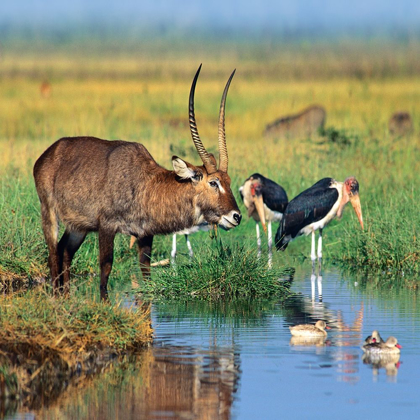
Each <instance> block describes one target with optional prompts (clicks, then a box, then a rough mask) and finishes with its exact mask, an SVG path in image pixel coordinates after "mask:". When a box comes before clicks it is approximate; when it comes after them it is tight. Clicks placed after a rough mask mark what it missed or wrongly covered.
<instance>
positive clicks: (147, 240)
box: [137, 236, 153, 280]
mask: <svg viewBox="0 0 420 420" xmlns="http://www.w3.org/2000/svg"><path fill="white" fill-rule="evenodd" d="M137 245H138V252H139V260H140V268H141V273H142V275H143V279H144V280H146V279H148V278H149V277H150V258H151V256H152V245H153V236H145V237H143V238H138V239H137Z"/></svg>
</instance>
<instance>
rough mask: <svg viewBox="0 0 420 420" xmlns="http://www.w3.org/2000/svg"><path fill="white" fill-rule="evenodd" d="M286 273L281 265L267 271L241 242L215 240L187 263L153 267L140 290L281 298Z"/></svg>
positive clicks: (189, 295)
mask: <svg viewBox="0 0 420 420" xmlns="http://www.w3.org/2000/svg"><path fill="white" fill-rule="evenodd" d="M287 272H288V270H285V269H284V268H282V269H278V268H275V269H271V270H268V269H267V261H265V260H263V259H258V258H256V256H255V252H254V250H250V249H246V248H245V247H244V246H243V245H239V244H236V245H234V246H226V245H223V243H222V242H218V243H216V244H215V246H212V247H209V246H203V247H202V248H201V249H200V252H199V253H197V256H196V258H194V259H193V260H192V261H191V262H190V263H188V264H182V265H179V264H175V265H173V266H172V267H170V268H162V269H161V270H156V272H155V275H154V276H153V279H152V281H149V282H144V283H143V287H142V288H141V291H142V292H143V293H146V294H149V293H151V294H153V295H157V296H163V297H164V298H178V299H179V298H181V299H185V298H189V299H191V298H195V299H209V300H211V299H216V300H217V299H220V298H225V299H236V298H241V299H247V298H248V299H249V298H267V297H270V296H273V295H277V296H279V297H281V298H284V297H285V296H286V295H287V293H288V290H289V286H290V283H289V282H287V281H284V280H283V279H284V277H285V276H287Z"/></svg>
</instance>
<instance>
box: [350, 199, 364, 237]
mask: <svg viewBox="0 0 420 420" xmlns="http://www.w3.org/2000/svg"><path fill="white" fill-rule="evenodd" d="M350 203H351V205H352V206H353V208H354V211H355V212H356V215H357V218H358V219H359V223H360V226H361V227H362V229H363V216H362V206H361V205H360V198H359V194H353V195H351V197H350Z"/></svg>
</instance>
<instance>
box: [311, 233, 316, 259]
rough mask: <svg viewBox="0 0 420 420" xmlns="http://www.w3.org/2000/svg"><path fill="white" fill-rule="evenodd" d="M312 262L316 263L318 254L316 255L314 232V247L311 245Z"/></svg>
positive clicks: (313, 236) (313, 234) (313, 235)
mask: <svg viewBox="0 0 420 420" xmlns="http://www.w3.org/2000/svg"><path fill="white" fill-rule="evenodd" d="M311 260H312V261H316V253H315V231H314V230H313V231H312V245H311Z"/></svg>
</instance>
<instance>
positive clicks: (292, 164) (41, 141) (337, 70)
mask: <svg viewBox="0 0 420 420" xmlns="http://www.w3.org/2000/svg"><path fill="white" fill-rule="evenodd" d="M229 48H231V47H229ZM229 48H227V49H223V48H222V49H220V48H219V49H217V48H212V47H211V46H209V48H208V49H206V50H205V51H203V53H202V54H199V55H198V56H197V57H192V56H191V55H188V54H186V53H182V54H179V55H177V54H174V53H173V52H170V51H166V52H165V51H162V54H157V52H156V51H157V50H155V49H154V48H147V46H145V49H144V54H143V56H142V57H141V60H140V58H139V57H138V56H137V55H136V54H134V55H125V56H124V54H122V55H120V56H118V57H116V58H115V59H114V58H113V59H112V60H111V59H110V58H109V56H108V55H107V54H106V52H101V54H99V53H98V54H92V55H91V56H89V57H87V56H83V54H81V55H78V53H76V52H74V53H73V54H74V56H73V58H74V60H69V59H68V58H65V57H64V55H63V54H62V53H60V52H59V51H57V50H55V52H52V53H48V54H45V55H40V56H39V55H37V56H36V59H35V56H34V55H33V53H31V52H26V53H20V54H19V55H17V54H14V53H13V52H10V51H6V52H5V55H4V67H3V70H2V71H3V73H2V74H3V77H2V78H1V79H0V89H1V91H2V92H3V95H2V97H1V98H0V148H1V151H2V157H3V159H2V163H1V164H0V188H1V191H0V192H1V194H0V212H1V214H2V222H1V223H0V276H1V278H2V279H3V280H7V281H10V280H11V279H14V280H15V279H21V281H27V280H28V279H29V281H31V282H36V281H37V280H39V279H41V280H42V279H43V278H46V277H48V270H47V267H46V261H47V253H46V246H45V243H44V240H43V235H42V232H41V229H40V215H39V202H38V198H37V196H36V192H35V189H34V184H33V180H32V175H31V171H32V166H33V163H34V162H35V160H36V158H37V157H38V156H39V155H40V154H41V153H42V152H43V151H44V150H45V148H46V147H47V146H48V145H50V144H51V143H52V142H53V141H55V140H56V139H57V138H59V137H61V136H64V135H81V134H83V135H85V134H88V135H95V136H98V137H103V138H109V139H112V138H123V139H126V140H134V141H140V142H142V143H143V144H145V146H146V147H147V148H148V149H149V150H150V152H151V153H152V155H153V156H154V157H155V158H156V160H157V161H158V162H159V163H160V164H162V165H163V166H165V167H167V168H170V157H171V155H172V154H173V153H178V154H180V155H181V156H183V157H186V158H187V159H188V160H189V161H191V162H192V163H195V164H197V163H198V159H197V156H196V154H195V152H191V145H192V142H191V139H190V134H189V129H188V122H187V99H188V92H189V87H190V83H191V79H192V76H193V74H194V72H195V70H196V67H197V66H198V64H199V61H201V59H203V61H204V64H203V71H202V74H201V76H200V80H199V83H198V85H197V92H196V115H197V122H198V126H199V130H200V134H201V137H202V138H203V141H204V143H205V145H206V146H207V147H208V148H209V150H210V151H214V150H216V144H217V142H216V130H217V128H216V127H217V114H218V106H219V101H220V96H221V92H222V89H223V86H224V83H225V81H226V79H227V77H228V75H229V74H230V71H231V70H232V68H234V67H237V74H236V75H235V79H234V80H233V82H232V86H231V89H230V92H229V98H228V103H227V110H226V132H227V141H228V149H229V155H230V162H229V168H230V169H229V173H230V175H231V178H232V190H233V191H234V193H235V194H236V198H237V201H238V202H240V198H239V194H238V193H237V191H238V187H239V186H240V185H241V184H242V182H243V181H244V179H246V178H247V177H248V176H249V175H250V174H251V173H253V172H261V173H263V174H264V175H265V176H267V177H270V178H271V179H273V180H275V181H277V182H278V183H280V184H281V185H282V186H283V187H284V188H285V189H286V191H287V193H288V196H289V197H290V198H292V197H294V196H295V195H297V194H298V193H299V192H301V191H302V190H303V189H305V188H307V187H309V186H310V185H312V184H313V183H314V182H316V181H317V180H319V179H320V178H322V177H325V176H332V177H334V178H336V179H338V180H344V179H345V178H346V177H347V176H349V175H355V176H356V177H357V179H358V180H359V183H360V197H361V202H362V209H363V214H364V219H365V225H366V231H365V232H363V233H361V232H360V231H359V230H357V221H356V218H355V217H354V215H353V213H352V211H351V209H350V208H348V209H346V211H345V213H344V217H343V220H342V221H340V222H332V223H331V224H330V226H328V228H327V229H326V230H325V232H324V238H325V241H324V251H325V252H324V256H325V261H326V262H328V261H336V262H339V261H341V262H342V263H343V264H345V265H354V266H356V267H357V266H368V267H369V268H372V269H373V268H378V269H383V268H384V267H386V268H390V269H398V270H406V269H407V268H408V269H410V270H417V271H419V264H418V254H416V249H415V248H416V242H414V239H413V238H418V236H419V234H418V232H419V230H420V224H419V220H418V218H416V217H413V214H414V209H415V206H416V196H418V194H419V187H418V186H417V184H418V182H417V174H418V172H419V169H420V159H419V155H420V150H419V133H420V123H419V121H420V120H419V119H418V118H417V111H416V108H417V104H418V102H419V100H420V78H418V76H417V73H416V72H414V71H412V70H413V68H414V67H413V66H414V64H413V62H412V60H411V58H410V57H412V54H411V52H412V51H413V49H414V50H415V49H416V48H417V46H416V45H410V47H407V46H403V47H402V48H399V49H398V48H387V47H378V46H375V47H374V48H373V46H372V45H370V46H369V45H368V46H367V47H366V48H365V49H364V48H363V47H362V46H360V45H357V44H354V45H346V46H340V47H337V46H333V47H331V48H330V49H329V48H327V47H326V46H322V48H321V47H319V48H318V47H317V48H314V49H313V50H312V49H310V50H308V48H307V46H302V47H299V46H296V45H295V46H293V47H287V48H284V49H282V48H280V47H279V46H278V45H271V46H270V45H264V47H263V48H255V49H254V50H253V49H252V48H250V49H248V50H246V49H243V48H242V47H241V48H240V49H239V50H238V51H239V52H238V54H236V55H233V54H230V53H228V52H229V51H231V50H229ZM320 48H321V49H320ZM372 48H373V49H374V50H375V53H374V54H372ZM321 51H323V53H322V54H321ZM344 51H347V53H348V54H347V55H346V54H344ZM317 53H318V55H317ZM221 54H222V55H223V54H224V56H225V57H226V58H227V59H226V60H222V61H221V60H219V58H220V55H221ZM319 54H321V55H322V57H324V60H323V61H322V63H321V62H320V59H319V57H320V55H319ZM305 57H306V58H307V60H306V61H305V60H304V58H305ZM351 57H352V58H351ZM355 57H360V60H359V61H357V60H356V59H355ZM350 58H351V59H350ZM369 59H370V61H369ZM279 62H281V63H284V66H283V65H282V66H279ZM351 62H354V67H351ZM111 63H112V65H111ZM356 67H357V68H358V70H357V69H356V70H357V71H356V70H354V69H355V68H356ZM107 69H108V70H111V69H112V72H111V71H108V70H107ZM410 69H411V70H410ZM353 70H354V71H353ZM362 70H363V71H362ZM331 72H333V73H334V77H331ZM46 78H47V79H48V80H49V81H50V83H51V86H52V93H51V96H50V97H49V98H44V97H42V96H41V95H40V84H41V82H42V80H44V79H46ZM311 103H319V104H321V105H323V106H324V107H325V108H326V110H327V123H326V131H325V133H324V134H325V136H324V139H323V140H322V141H320V142H319V141H316V142H313V141H311V140H304V141H287V142H284V141H283V142H281V141H278V140H276V139H270V140H268V139H265V138H263V136H262V132H263V129H264V127H265V125H266V124H267V123H268V122H270V121H272V120H274V119H276V118H278V117H279V116H280V115H284V114H289V113H293V112H296V111H298V110H300V109H302V108H304V107H306V106H307V105H308V104H311ZM400 109H405V110H407V111H409V112H410V113H411V114H412V117H413V121H414V133H413V134H412V135H411V136H409V137H402V138H393V137H391V136H390V135H389V134H388V132H387V122H388V119H389V117H390V116H391V114H392V113H393V112H394V111H396V110H400ZM69 116H71V118H69ZM240 208H241V211H242V213H243V214H244V215H245V216H244V219H243V221H242V223H241V226H240V227H238V228H236V229H235V230H233V231H231V232H229V233H228V234H225V233H222V235H223V241H224V243H225V245H226V246H229V247H230V249H231V250H242V252H244V253H245V254H247V258H248V260H251V256H252V251H249V250H250V249H252V248H255V239H254V237H255V233H254V229H255V228H254V226H255V224H254V222H253V221H252V220H248V219H247V217H246V210H245V209H244V207H243V206H242V205H241V204H240ZM407 209H410V211H407ZM397 225H398V226H399V228H398V229H396V228H394V227H395V226H397ZM274 229H275V227H274ZM412 239H413V240H412ZM191 240H192V242H193V247H194V248H195V249H198V254H200V255H197V253H196V255H197V257H198V259H197V262H196V263H197V264H198V261H199V260H201V261H202V262H203V260H204V255H203V253H204V254H205V253H206V252H207V251H206V246H207V245H208V244H209V243H210V240H209V239H208V236H207V234H205V233H201V234H196V235H193V236H192V238H191ZM201 243H204V244H205V245H206V246H204V247H200V246H199V245H201ZM238 244H239V245H238ZM263 244H264V246H266V242H265V241H263ZM389 244H394V245H395V246H393V247H390V245H389ZM402 244H404V246H402ZM170 247H171V238H170V237H169V236H168V237H158V238H156V239H155V242H154V253H153V259H154V260H160V259H162V258H167V257H169V252H170ZM242 247H243V248H242ZM309 249H310V239H309V238H306V239H305V238H300V239H298V240H297V241H295V242H293V243H292V244H291V245H290V246H289V248H288V250H287V252H285V253H275V255H274V267H275V268H278V269H280V270H281V269H282V267H286V266H290V264H294V265H296V264H298V262H297V261H299V262H300V261H301V257H302V256H307V255H308V254H309ZM200 250H201V251H200ZM235 252H239V251H235ZM181 253H182V244H181ZM391 253H392V255H390V254H391ZM248 254H249V256H248ZM97 255H98V249H97V238H96V236H95V235H94V234H92V235H89V236H88V239H87V240H86V241H85V243H84V244H83V246H82V247H81V249H80V250H79V252H78V253H77V255H76V260H75V263H74V270H73V273H74V274H75V276H74V278H75V279H78V278H80V277H85V276H90V277H91V278H95V277H96V276H97V274H98V271H99V267H98V262H97ZM254 255H255V253H254ZM296 257H299V259H296ZM136 260H137V258H136V256H135V251H134V250H129V249H128V238H124V237H117V240H116V248H115V263H114V268H113V272H112V275H111V287H112V282H113V281H121V278H125V279H126V281H127V282H129V281H130V280H131V279H132V278H133V276H134V278H136V279H138V277H139V276H140V274H139V267H138V263H137V261H136ZM188 269H190V267H188ZM255 269H256V270H257V267H255ZM177 270H178V271H177V272H174V273H172V275H177V276H178V275H179V276H180V277H184V276H185V273H184V272H182V268H181V266H178V267H177ZM206 270H209V271H210V270H211V268H209V267H207V268H206ZM258 270H259V269H258ZM258 270H257V271H256V272H258ZM164 272H165V271H162V273H164ZM156 273H158V272H157V271H156ZM213 273H214V274H216V275H218V272H217V271H214V272H213ZM157 275H158V276H159V275H160V274H157ZM221 275H222V276H223V275H224V274H223V273H221ZM213 280H214V279H213ZM77 281H78V280H76V282H77ZM159 281H161V280H160V278H159V279H158V278H157V277H156V282H159ZM156 284H157V283H156ZM250 284H251V282H250ZM179 288H180V289H182V288H183V286H181V285H179ZM204 289H205V287H204ZM200 290H201V289H200ZM212 293H213V292H212ZM214 293H215V295H218V294H219V293H220V294H224V295H225V294H226V293H225V292H224V291H221V292H214ZM209 294H211V293H209Z"/></svg>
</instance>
